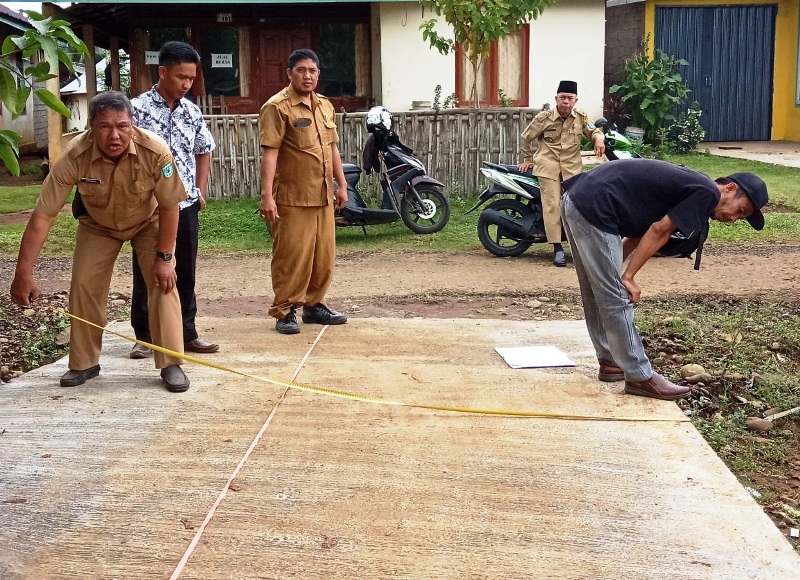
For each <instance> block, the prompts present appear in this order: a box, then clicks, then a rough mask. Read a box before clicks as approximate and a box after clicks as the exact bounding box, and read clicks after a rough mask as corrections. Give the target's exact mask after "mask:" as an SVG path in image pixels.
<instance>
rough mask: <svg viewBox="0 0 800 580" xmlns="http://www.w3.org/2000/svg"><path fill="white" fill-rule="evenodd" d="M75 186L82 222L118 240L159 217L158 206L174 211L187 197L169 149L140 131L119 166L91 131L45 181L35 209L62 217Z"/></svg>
mask: <svg viewBox="0 0 800 580" xmlns="http://www.w3.org/2000/svg"><path fill="white" fill-rule="evenodd" d="M76 185H77V186H78V190H79V191H80V192H81V199H82V200H83V204H84V205H85V206H86V211H87V212H88V214H87V215H85V216H82V217H81V218H80V219H81V221H82V222H84V223H86V224H87V225H89V226H92V227H94V228H96V229H99V230H102V231H104V232H107V233H109V234H111V235H112V236H113V237H115V238H118V239H126V240H127V239H130V238H132V237H133V236H134V235H135V234H136V233H137V232H138V231H139V230H140V229H141V226H142V224H145V223H148V222H149V221H151V220H153V219H157V215H156V208H157V207H158V205H162V206H164V207H172V206H175V205H178V204H179V203H180V202H181V201H183V200H185V199H186V188H185V187H184V185H183V182H182V181H181V178H180V177H179V176H178V174H177V171H176V170H175V163H174V162H173V160H172V154H171V153H170V150H169V146H168V145H167V144H166V143H165V142H164V140H163V139H161V137H159V136H158V135H156V134H155V133H151V132H150V131H147V130H145V129H140V128H138V127H133V129H132V135H131V141H130V144H129V145H128V150H127V151H126V152H125V153H124V154H123V155H122V158H120V160H119V161H116V162H115V161H111V160H110V159H108V158H107V157H105V156H104V155H103V154H102V153H101V152H100V149H98V147H97V145H96V144H95V142H94V138H93V136H92V131H91V130H89V131H86V132H84V133H83V134H81V135H79V136H77V137H75V138H74V139H73V140H72V141H71V142H70V143H69V145H67V147H66V149H65V150H64V152H63V153H62V155H61V157H59V158H58V160H57V161H56V162H55V163H54V164H53V168H52V170H51V171H50V174H49V175H48V176H47V179H45V180H44V183H43V184H42V193H41V194H40V195H39V199H38V200H37V202H36V209H37V210H38V211H40V212H42V213H43V214H44V215H47V216H50V217H55V216H57V215H58V213H59V212H60V211H61V209H62V208H63V207H64V203H65V202H66V201H67V197H68V196H69V193H70V191H72V187H73V186H76Z"/></svg>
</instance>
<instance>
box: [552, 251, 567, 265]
mask: <svg viewBox="0 0 800 580" xmlns="http://www.w3.org/2000/svg"><path fill="white" fill-rule="evenodd" d="M553 264H555V265H556V266H558V267H563V266H566V265H567V256H566V255H565V254H564V250H556V251H555V253H554V254H553Z"/></svg>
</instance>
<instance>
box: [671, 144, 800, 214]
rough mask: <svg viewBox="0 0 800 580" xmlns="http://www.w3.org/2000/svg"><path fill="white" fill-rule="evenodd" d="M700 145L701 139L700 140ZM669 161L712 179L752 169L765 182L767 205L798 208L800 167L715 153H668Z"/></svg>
mask: <svg viewBox="0 0 800 580" xmlns="http://www.w3.org/2000/svg"><path fill="white" fill-rule="evenodd" d="M700 147H701V148H702V143H701V144H700ZM665 159H666V161H671V162H672V163H680V164H681V165H685V166H686V167H691V168H692V169H695V170H697V171H702V172H703V173H705V174H706V175H708V176H709V177H711V178H712V179H716V178H717V177H725V176H727V175H730V174H731V173H739V172H742V171H747V172H749V173H755V174H756V175H758V176H759V177H761V178H762V179H763V180H764V182H765V183H766V184H767V190H768V191H769V200H770V203H769V205H770V206H772V207H780V206H785V207H786V208H790V209H792V210H794V211H800V188H798V187H797V179H798V177H800V169H798V168H796V167H785V166H783V165H774V164H772V163H762V162H760V161H748V160H746V159H735V158H733V157H719V156H717V155H703V154H696V153H695V154H690V155H670V156H669V157H666V158H665Z"/></svg>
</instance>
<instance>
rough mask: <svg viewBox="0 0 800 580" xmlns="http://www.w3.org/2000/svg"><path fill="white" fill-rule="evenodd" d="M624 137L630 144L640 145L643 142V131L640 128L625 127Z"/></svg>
mask: <svg viewBox="0 0 800 580" xmlns="http://www.w3.org/2000/svg"><path fill="white" fill-rule="evenodd" d="M625 136H626V137H627V138H628V139H630V141H631V143H634V144H638V143H641V142H642V141H644V129H642V128H640V127H627V128H626V129H625Z"/></svg>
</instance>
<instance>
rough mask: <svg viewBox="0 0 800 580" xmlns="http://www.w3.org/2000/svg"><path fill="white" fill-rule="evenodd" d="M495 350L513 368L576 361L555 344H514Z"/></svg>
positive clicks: (530, 367) (559, 365) (560, 364)
mask: <svg viewBox="0 0 800 580" xmlns="http://www.w3.org/2000/svg"><path fill="white" fill-rule="evenodd" d="M495 350H496V351H497V354H499V355H500V356H501V357H503V360H504V361H506V364H508V366H510V367H511V368H512V369H533V368H542V367H574V366H575V363H574V362H572V361H571V360H570V359H569V357H567V355H566V354H564V353H563V352H562V351H561V350H559V349H558V347H555V346H514V347H508V348H495Z"/></svg>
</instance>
